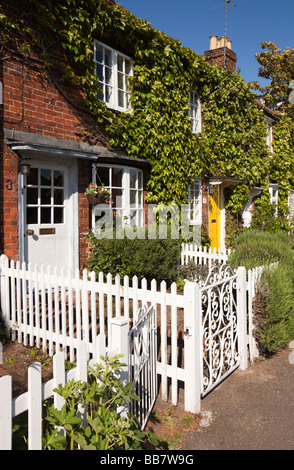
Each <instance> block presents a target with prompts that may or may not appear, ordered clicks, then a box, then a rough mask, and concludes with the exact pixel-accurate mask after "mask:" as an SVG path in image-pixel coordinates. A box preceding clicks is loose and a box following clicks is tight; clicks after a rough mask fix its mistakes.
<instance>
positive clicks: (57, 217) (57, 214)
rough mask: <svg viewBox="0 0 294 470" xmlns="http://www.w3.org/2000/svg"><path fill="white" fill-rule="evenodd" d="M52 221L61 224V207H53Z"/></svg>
mask: <svg viewBox="0 0 294 470" xmlns="http://www.w3.org/2000/svg"><path fill="white" fill-rule="evenodd" d="M54 223H55V224H63V207H54Z"/></svg>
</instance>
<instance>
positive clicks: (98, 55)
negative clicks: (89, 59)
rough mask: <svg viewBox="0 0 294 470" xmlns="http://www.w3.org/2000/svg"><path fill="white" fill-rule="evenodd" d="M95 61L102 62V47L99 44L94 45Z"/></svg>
mask: <svg viewBox="0 0 294 470" xmlns="http://www.w3.org/2000/svg"><path fill="white" fill-rule="evenodd" d="M96 61H97V62H100V63H101V62H103V47H102V46H100V45H98V44H97V45H96Z"/></svg>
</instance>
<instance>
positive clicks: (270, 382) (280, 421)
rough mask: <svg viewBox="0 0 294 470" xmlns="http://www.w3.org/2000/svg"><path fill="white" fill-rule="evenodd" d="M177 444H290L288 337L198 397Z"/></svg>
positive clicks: (293, 363) (293, 429) (293, 440)
mask: <svg viewBox="0 0 294 470" xmlns="http://www.w3.org/2000/svg"><path fill="white" fill-rule="evenodd" d="M201 415H202V420H201V422H202V424H201V425H200V426H199V428H198V429H196V430H195V431H190V432H189V433H186V434H185V438H184V442H183V443H182V446H181V449H182V450H209V451H211V450H294V342H291V343H290V345H289V348H286V349H284V350H282V351H280V352H278V353H277V354H275V355H274V356H272V357H270V358H267V359H261V358H260V359H258V360H257V361H256V362H255V363H254V364H252V365H249V367H248V368H247V369H246V370H244V371H242V370H240V369H237V370H236V371H235V372H234V373H233V374H231V376H229V377H228V378H227V379H226V380H225V381H223V382H222V383H221V384H220V385H219V386H218V387H217V388H215V389H214V390H213V391H212V392H211V393H210V394H209V395H207V396H206V397H204V398H203V399H202V403H201Z"/></svg>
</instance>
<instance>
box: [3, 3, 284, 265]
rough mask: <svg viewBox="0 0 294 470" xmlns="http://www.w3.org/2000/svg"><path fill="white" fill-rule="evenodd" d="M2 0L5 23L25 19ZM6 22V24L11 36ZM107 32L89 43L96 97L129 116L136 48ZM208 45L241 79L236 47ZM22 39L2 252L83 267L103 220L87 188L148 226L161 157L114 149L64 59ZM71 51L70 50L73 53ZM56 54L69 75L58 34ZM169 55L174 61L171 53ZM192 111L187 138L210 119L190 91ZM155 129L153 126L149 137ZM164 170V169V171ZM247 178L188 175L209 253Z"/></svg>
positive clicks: (14, 82)
mask: <svg viewBox="0 0 294 470" xmlns="http://www.w3.org/2000/svg"><path fill="white" fill-rule="evenodd" d="M2 3H3V6H2V8H4V12H5V16H6V18H8V19H9V21H10V19H12V20H18V21H19V20H20V17H21V12H19V11H18V10H17V8H16V7H14V6H13V5H10V3H9V2H5V1H4V2H2ZM98 3H99V5H100V4H101V5H100V7H101V11H103V8H104V7H106V5H107V6H108V8H111V7H112V6H115V2H114V1H112V0H108V1H107V2H106V1H105V0H101V1H100V2H98ZM98 3H97V4H98ZM40 4H42V2H40ZM91 5H93V4H91ZM19 15H20V17H19ZM114 16H115V15H114ZM9 21H8V20H7V21H6V23H4V25H5V27H7V30H9V29H8V27H9ZM134 21H135V17H134ZM56 22H58V20H56ZM112 28H113V26H112ZM106 29H107V26H106ZM36 31H38V25H36ZM97 31H100V30H97ZM103 31H104V36H105V37H104V36H103V34H102V33H101V32H100V33H99V34H97V36H96V37H95V36H94V37H93V43H92V52H93V55H94V63H95V67H96V70H95V73H96V80H97V82H98V83H99V85H100V94H99V99H100V100H101V102H103V103H104V104H105V105H106V107H107V109H109V110H110V111H111V112H112V113H113V116H119V115H120V113H123V114H125V115H129V116H132V113H133V112H134V111H133V109H132V100H131V93H130V86H129V85H130V82H132V79H133V78H134V65H135V63H134V58H133V54H134V48H133V45H132V44H128V43H127V41H121V34H122V33H121V31H120V30H118V34H117V36H116V35H115V34H113V32H112V34H111V35H109V34H106V32H105V31H106V30H105V29H104V30H103ZM112 31H113V30H112ZM25 33H27V31H25ZM24 37H25V36H24ZM36 37H37V36H36ZM159 37H160V36H159ZM210 39H211V41H210V50H209V51H206V52H205V53H204V59H205V61H203V62H206V64H215V65H218V66H219V67H224V68H228V69H229V70H231V71H232V72H233V73H234V72H235V66H236V60H237V58H236V54H235V53H234V52H233V51H232V50H231V42H230V41H229V40H227V39H226V38H220V39H218V38H217V36H215V35H213V36H211V38H210ZM21 40H23V37H22V36H21V35H20V36H17V37H16V38H14V42H13V41H12V42H10V41H7V43H6V44H4V46H3V50H2V52H1V54H2V57H1V65H0V81H1V85H2V90H3V91H2V93H1V94H0V96H1V99H2V101H1V103H0V106H1V108H0V111H1V173H2V188H1V217H0V219H1V243H2V246H1V251H2V253H4V254H6V255H7V256H8V257H9V258H11V259H14V260H18V259H19V260H20V261H26V262H31V263H39V264H44V265H48V264H50V265H53V266H60V267H64V268H82V267H83V266H84V265H85V262H86V256H87V254H86V251H87V246H88V245H87V243H88V242H87V240H86V239H85V236H86V235H87V234H88V233H89V231H90V230H91V228H92V227H93V226H94V224H95V221H96V219H97V208H95V206H91V205H90V204H89V202H88V200H87V197H86V195H85V194H84V193H85V189H86V187H87V186H88V185H89V184H90V183H91V182H96V183H97V184H98V185H104V186H105V187H107V188H108V189H109V191H110V192H111V194H112V199H113V205H112V209H113V210H114V211H115V212H116V213H119V214H120V216H121V217H122V218H125V219H126V220H128V221H131V222H132V224H134V225H136V226H143V225H144V224H145V223H146V218H147V203H146V196H147V190H146V185H147V181H148V178H149V175H150V173H151V174H152V171H153V168H154V161H153V162H152V161H150V159H148V158H145V156H143V155H141V154H140V152H138V154H136V155H135V158H134V155H129V154H128V152H126V151H125V150H123V148H124V147H123V145H122V148H120V147H119V146H118V145H117V146H114V145H111V138H110V136H109V133H108V131H107V126H106V125H105V121H104V122H103V119H97V115H95V113H94V112H92V111H91V107H90V109H87V107H85V106H84V107H83V106H81V102H82V101H83V100H84V99H85V94H84V92H83V89H82V87H81V86H79V85H77V84H76V83H73V84H71V78H69V79H68V77H67V80H63V81H62V80H61V78H63V75H62V73H61V72H60V70H57V68H55V65H56V63H57V62H56V63H55V62H53V63H51V64H50V66H48V64H47V63H46V61H45V60H44V55H43V54H42V51H40V47H39V49H38V48H37V47H34V46H35V45H34V43H32V48H31V49H30V51H29V52H28V51H27V49H26V48H25V47H23V48H21V47H19V43H20V41H21ZM72 41H74V39H72ZM142 41H143V39H142ZM39 43H40V44H42V43H41V41H40V42H39ZM159 43H160V39H159V40H158V44H159ZM24 44H25V40H24ZM47 47H48V46H47ZM178 47H181V46H180V45H179V46H178ZM73 50H74V47H73V48H72V49H71V48H70V45H69V44H67V52H68V54H69V55H70V54H71V53H74V52H73ZM52 51H53V52H52ZM52 51H50V53H51V57H52V58H53V59H54V60H55V59H56V60H59V62H58V63H62V64H64V70H65V71H66V70H67V68H66V64H67V60H68V57H67V55H66V53H65V49H64V48H62V47H61V45H60V44H59V43H58V41H54V38H53V39H52ZM92 52H91V53H92ZM165 52H166V57H168V54H169V50H168V49H167V48H166V50H165ZM87 53H88V54H90V53H89V51H88V52H87ZM137 54H138V52H137ZM74 60H75V61H76V62H77V63H79V61H78V60H77V59H74ZM170 60H171V61H172V60H173V58H172V57H171V59H170ZM77 67H78V65H77ZM146 67H147V66H146ZM149 73H150V75H151V74H152V70H150V71H149ZM65 75H66V72H65ZM167 80H168V77H167ZM144 93H145V95H144V96H145V98H146V102H148V99H152V97H151V96H149V95H151V92H150V93H149V91H148V90H144ZM142 106H143V105H142ZM258 106H261V105H260V104H258ZM186 107H187V122H190V129H189V132H190V133H192V134H194V135H195V138H196V137H197V135H198V134H200V133H201V132H202V119H203V117H202V103H201V97H200V96H199V93H198V90H197V89H196V88H195V89H194V88H191V89H190V92H189V93H188V95H187V106H186ZM146 109H147V105H146ZM143 111H144V110H143ZM143 111H141V112H143ZM265 118H266V119H267V120H268V124H269V127H271V126H272V125H273V123H274V122H275V119H276V118H275V117H274V114H273V113H270V112H267V110H266V112H265ZM105 119H106V120H108V121H109V118H107V117H106V118H105ZM156 119H157V121H158V120H159V118H156ZM146 122H147V121H146ZM153 122H154V121H153ZM114 126H115V124H114ZM118 127H119V126H118ZM152 131H153V129H152V128H150V130H149V132H150V134H152ZM185 132H187V130H185ZM124 138H125V137H124ZM142 138H143V137H142ZM195 142H196V140H195ZM146 145H147V144H146ZM195 145H197V144H195ZM270 145H271V141H269V146H270ZM134 147H135V145H134ZM195 154H196V153H195ZM195 158H196V157H195ZM178 164H179V165H180V162H178ZM203 165H205V164H204V163H203ZM174 166H175V165H174ZM157 171H158V170H157ZM165 171H166V169H164V168H163V169H162V173H164V172H165ZM159 173H160V171H159ZM240 182H242V178H238V177H235V176H232V175H231V174H230V173H228V175H227V176H223V175H221V176H219V175H214V174H208V173H207V172H205V171H203V175H202V176H201V175H200V174H199V176H197V177H193V178H192V180H191V177H189V178H188V175H187V185H186V186H187V198H188V202H189V207H190V214H189V218H190V224H191V225H194V226H195V225H196V226H199V227H200V226H201V225H202V226H203V227H204V229H205V230H206V232H207V233H208V234H209V237H210V240H211V245H212V247H215V248H217V249H219V248H220V249H221V250H224V249H225V205H224V190H225V188H227V187H230V186H232V185H238V184H239V183H240ZM184 183H185V182H184ZM258 192H260V188H259V187H258V186H256V187H252V188H251V193H250V200H249V201H248V202H247V205H246V207H245V208H244V225H245V226H248V225H249V223H250V211H251V206H252V201H253V198H254V196H255V195H256V194H258ZM276 197H277V188H276V187H275V186H272V199H273V201H274V198H276Z"/></svg>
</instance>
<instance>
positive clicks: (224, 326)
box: [201, 265, 240, 397]
mask: <svg viewBox="0 0 294 470" xmlns="http://www.w3.org/2000/svg"><path fill="white" fill-rule="evenodd" d="M237 278H238V275H237V272H233V270H232V269H231V268H230V266H228V265H222V266H216V267H215V268H213V269H212V270H211V272H210V274H209V276H208V277H207V279H206V281H205V284H204V286H203V287H202V288H201V307H202V337H203V352H202V359H203V360H202V380H201V382H202V384H201V395H202V397H204V396H205V395H207V394H208V393H209V392H210V391H211V390H212V389H213V388H215V387H216V386H217V385H218V384H219V383H220V382H221V381H222V380H223V379H225V378H226V377H227V376H228V375H229V374H231V373H232V372H233V371H234V370H235V369H236V368H237V367H239V366H240V354H239V347H238V346H239V345H238V314H237V309H238V305H237V297H238V295H237Z"/></svg>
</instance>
